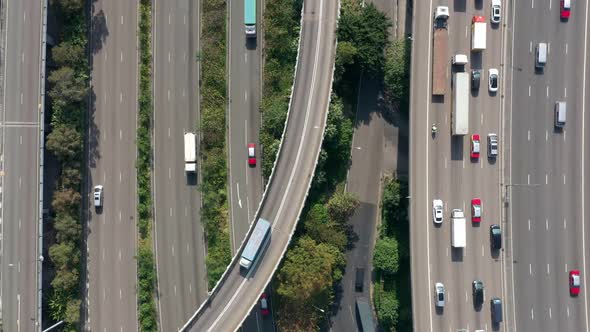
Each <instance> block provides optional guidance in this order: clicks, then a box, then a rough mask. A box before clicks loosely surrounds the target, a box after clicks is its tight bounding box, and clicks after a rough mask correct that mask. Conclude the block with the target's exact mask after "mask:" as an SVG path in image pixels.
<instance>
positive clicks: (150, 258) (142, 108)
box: [137, 0, 158, 332]
mask: <svg viewBox="0 0 590 332" xmlns="http://www.w3.org/2000/svg"><path fill="white" fill-rule="evenodd" d="M152 77H153V76H152V4H151V0H141V1H140V3H139V100H138V104H139V114H138V124H137V196H138V197H137V200H138V205H137V214H138V225H137V227H138V231H139V243H138V247H137V282H138V293H139V294H138V296H137V301H138V303H137V307H138V311H139V312H138V316H139V328H140V330H141V331H143V332H151V331H153V332H155V331H157V330H158V323H157V320H158V319H157V312H156V302H155V299H154V297H155V295H156V277H157V274H156V266H155V262H154V251H153V246H152V244H153V241H152V225H153V224H152V211H153V208H152V188H151V166H152V142H151V133H152V115H153V100H152Z"/></svg>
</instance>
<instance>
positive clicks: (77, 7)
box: [51, 0, 84, 15]
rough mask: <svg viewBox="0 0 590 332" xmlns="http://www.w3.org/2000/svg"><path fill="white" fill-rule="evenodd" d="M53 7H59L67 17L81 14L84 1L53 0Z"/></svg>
mask: <svg viewBox="0 0 590 332" xmlns="http://www.w3.org/2000/svg"><path fill="white" fill-rule="evenodd" d="M51 5H52V6H55V5H58V6H59V8H61V10H62V11H63V12H64V14H66V15H74V14H79V13H80V11H81V10H82V8H83V6H84V0H52V1H51Z"/></svg>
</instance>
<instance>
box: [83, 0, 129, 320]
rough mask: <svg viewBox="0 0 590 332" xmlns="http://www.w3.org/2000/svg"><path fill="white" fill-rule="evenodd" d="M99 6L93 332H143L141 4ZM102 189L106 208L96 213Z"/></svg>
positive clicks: (94, 44)
mask: <svg viewBox="0 0 590 332" xmlns="http://www.w3.org/2000/svg"><path fill="white" fill-rule="evenodd" d="M92 6H93V9H92V27H91V42H90V45H91V51H92V62H91V66H92V67H91V68H92V72H91V76H92V77H91V84H92V89H91V104H90V116H89V149H88V151H89V156H88V158H89V159H88V168H89V173H88V174H89V176H88V182H87V187H86V192H87V194H88V195H87V196H86V198H87V201H86V207H87V208H88V224H87V226H88V237H87V241H88V249H87V250H88V280H87V284H88V287H89V289H88V293H87V296H88V302H89V303H88V315H87V322H86V323H87V326H88V327H89V328H90V329H91V330H92V331H136V330H137V329H138V325H137V291H136V290H137V287H136V279H137V272H136V266H137V260H136V259H135V256H136V243H137V228H136V211H137V209H136V200H137V194H136V178H137V176H136V171H135V164H136V155H137V148H136V144H135V141H136V137H137V135H136V118H137V93H138V87H137V82H138V77H137V75H138V73H137V69H138V65H137V61H138V52H137V49H138V46H137V15H138V10H137V2H134V1H117V0H98V1H96V2H93V5H92ZM98 184H101V185H103V186H104V204H103V206H104V207H103V208H102V209H100V210H98V211H95V209H94V207H93V202H92V188H93V187H94V186H95V185H98Z"/></svg>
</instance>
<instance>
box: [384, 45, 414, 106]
mask: <svg viewBox="0 0 590 332" xmlns="http://www.w3.org/2000/svg"><path fill="white" fill-rule="evenodd" d="M386 55H387V60H386V61H385V68H384V72H383V74H384V75H383V86H384V90H385V96H386V98H387V100H389V102H391V103H393V104H394V105H396V106H397V107H398V108H399V109H400V110H401V111H402V112H405V113H407V112H408V109H409V104H408V103H409V100H410V57H411V43H410V40H409V39H404V40H396V41H395V42H393V43H391V45H389V46H388V47H387V51H386Z"/></svg>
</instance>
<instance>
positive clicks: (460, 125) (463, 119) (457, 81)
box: [451, 72, 469, 135]
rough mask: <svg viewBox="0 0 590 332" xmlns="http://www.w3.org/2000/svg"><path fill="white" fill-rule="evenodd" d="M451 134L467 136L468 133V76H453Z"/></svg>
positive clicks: (461, 74)
mask: <svg viewBox="0 0 590 332" xmlns="http://www.w3.org/2000/svg"><path fill="white" fill-rule="evenodd" d="M451 116H452V117H451V127H452V130H451V133H452V134H453V135H467V132H468V131H469V74H468V73H466V72H456V73H454V74H453V113H452V114H451Z"/></svg>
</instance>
